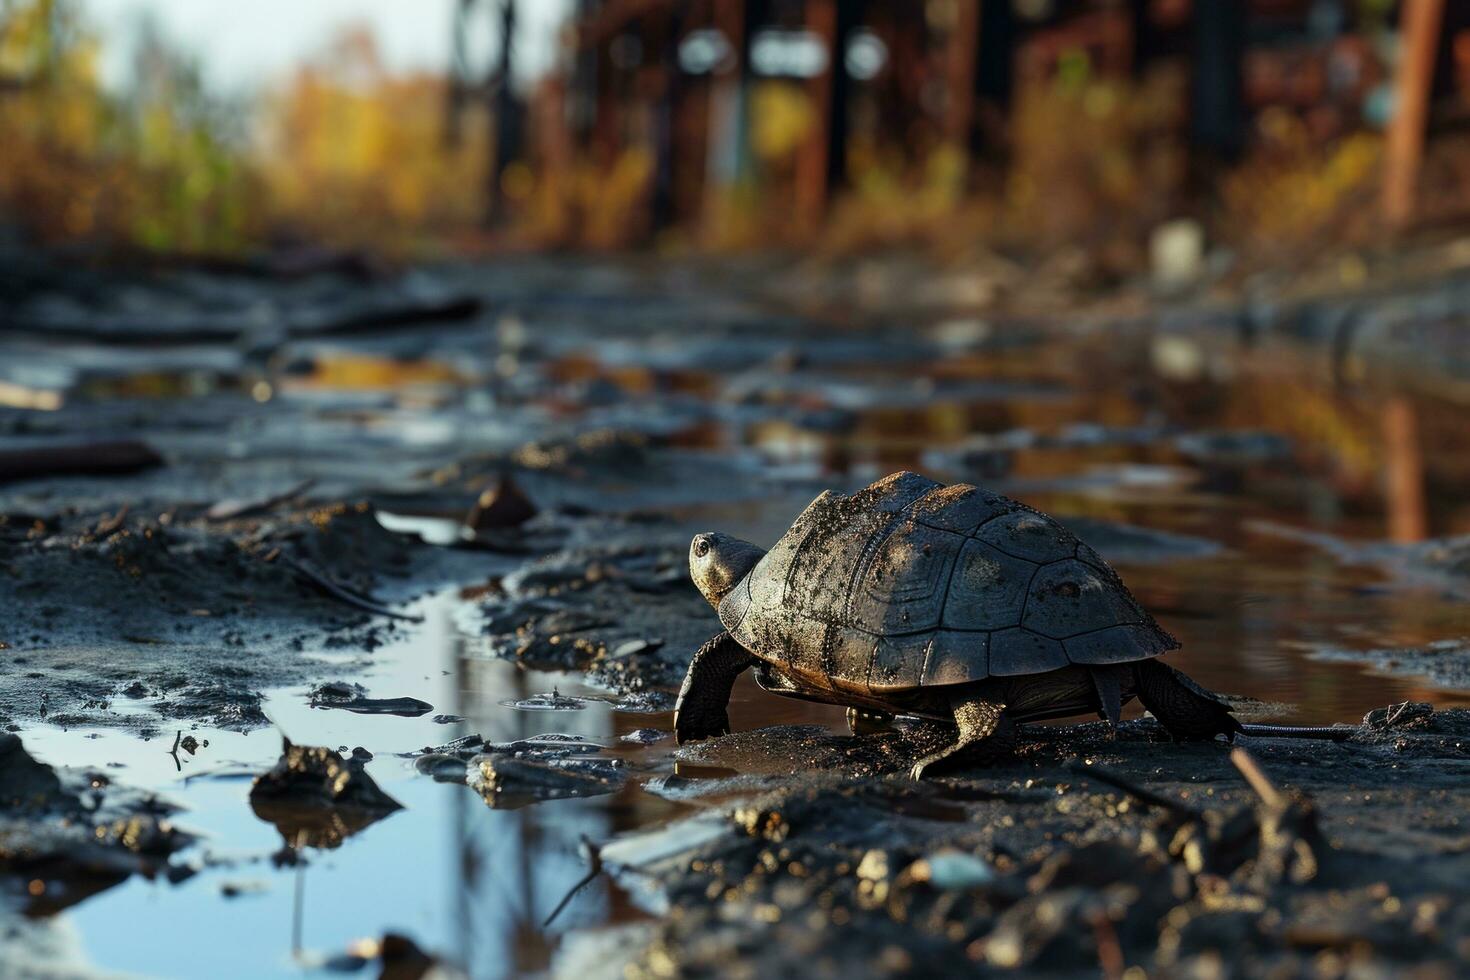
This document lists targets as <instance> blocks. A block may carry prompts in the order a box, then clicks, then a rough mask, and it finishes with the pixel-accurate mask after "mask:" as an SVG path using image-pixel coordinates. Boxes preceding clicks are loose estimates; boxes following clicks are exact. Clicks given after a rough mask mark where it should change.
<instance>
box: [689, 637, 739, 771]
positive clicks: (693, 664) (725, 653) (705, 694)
mask: <svg viewBox="0 0 1470 980" xmlns="http://www.w3.org/2000/svg"><path fill="white" fill-rule="evenodd" d="M754 662H755V658H754V657H752V656H751V655H750V651H748V650H746V649H745V648H744V647H743V646H741V645H740V644H739V643H738V642H736V640H735V639H734V637H732V636H731V635H730V634H729V633H721V634H719V635H718V636H715V637H713V638H711V639H710V640H709V642H707V643H705V645H704V646H702V647H700V648H699V649H698V650H697V651H695V654H694V658H693V659H692V660H690V661H689V673H687V674H685V675H684V686H683V687H681V688H680V689H679V700H678V701H677V702H676V703H675V704H674V741H676V742H678V743H679V744H680V745H683V744H684V743H685V742H697V741H699V740H700V739H705V738H714V737H715V736H717V735H728V734H730V717H729V715H728V714H726V713H725V708H726V706H727V705H729V703H730V690H731V688H733V687H734V686H735V678H737V677H739V676H740V674H741V673H742V672H743V671H744V670H745V669H746V668H747V667H749V666H750V665H751V664H752V663H754Z"/></svg>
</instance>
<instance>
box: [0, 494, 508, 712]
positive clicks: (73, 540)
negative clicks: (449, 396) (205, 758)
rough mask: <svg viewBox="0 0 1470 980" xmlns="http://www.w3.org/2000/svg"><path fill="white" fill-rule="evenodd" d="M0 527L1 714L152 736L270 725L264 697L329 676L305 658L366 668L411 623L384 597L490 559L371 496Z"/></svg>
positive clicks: (23, 520)
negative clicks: (401, 520)
mask: <svg viewBox="0 0 1470 980" xmlns="http://www.w3.org/2000/svg"><path fill="white" fill-rule="evenodd" d="M5 529H6V530H7V531H9V532H10V533H9V534H7V535H6V536H5V538H4V539H3V544H0V548H3V550H0V569H3V574H0V607H3V608H5V610H6V618H5V621H4V622H3V623H0V643H3V645H4V650H5V656H6V658H7V663H8V664H9V669H8V670H7V671H6V678H5V681H6V682H5V684H4V685H0V717H3V719H4V720H5V722H6V723H7V724H11V725H16V724H29V723H33V722H36V721H45V722H49V723H50V724H57V725H70V726H76V725H87V726H120V727H124V728H127V729H129V730H131V731H134V732H137V733H138V734H142V735H145V736H151V735H155V734H157V733H158V732H159V731H160V728H161V726H162V725H163V724H164V723H165V721H166V722H169V723H174V722H180V723H190V724H192V723H202V724H204V725H207V726H210V727H213V728H220V729H226V730H233V731H243V730H249V729H252V728H257V727H260V726H263V725H265V724H268V719H267V718H266V717H265V715H264V714H263V713H262V712H261V709H260V701H261V695H260V692H261V691H262V690H264V689H265V688H268V687H279V686H281V685H284V684H288V683H293V682H298V681H302V680H306V679H309V678H312V677H315V676H321V675H322V674H323V673H324V672H326V671H327V669H328V668H327V667H326V666H325V665H324V664H322V663H321V662H320V661H314V660H311V659H309V658H307V657H305V656H303V652H304V651H317V650H340V651H350V652H352V653H353V654H354V655H355V657H356V658H357V659H358V660H360V661H362V662H367V661H369V660H370V659H371V654H372V651H373V650H374V649H376V648H377V647H379V646H381V645H382V644H383V643H384V642H385V641H386V640H388V639H390V638H391V637H393V636H395V635H397V634H398V633H399V632H400V631H402V630H404V629H405V628H406V627H407V626H408V625H410V624H409V623H408V622H406V621H405V620H404V619H403V617H402V616H401V615H400V614H398V613H397V612H395V611H394V610H393V609H392V608H390V607H389V606H388V605H386V604H385V603H386V602H388V601H393V600H398V599H402V598H404V597H405V596H406V595H411V594H412V593H413V592H415V591H420V592H421V591H424V590H426V589H428V588H430V587H432V586H434V585H436V584H444V583H446V582H448V581H453V580H456V579H463V578H467V577H469V575H470V574H471V573H472V571H479V570H480V569H482V568H484V567H486V566H487V565H493V561H487V560H485V559H483V558H482V559H481V560H479V561H474V560H472V559H471V558H470V556H466V555H461V554H457V553H454V552H447V551H444V550H443V549H436V548H431V547H429V546H427V545H424V544H423V543H422V542H420V541H418V540H417V539H416V538H413V537H409V536H405V535H399V534H394V533H392V532H389V531H387V530H385V529H384V528H383V527H382V526H381V525H380V524H379V523H378V521H377V520H376V518H375V515H374V512H373V509H372V508H371V506H370V505H368V504H366V503H351V504H343V503H339V504H329V505H324V506H321V507H315V508H306V509H286V510H278V511H275V512H272V513H270V514H267V515H264V516H259V517H254V518H248V519H237V520H229V521H216V520H210V519H209V518H208V516H207V515H206V514H203V513H200V509H198V508H193V509H190V508H183V507H178V508H171V509H169V510H167V511H164V512H163V513H161V514H160V513H150V512H148V511H141V510H135V509H133V508H131V507H129V506H128V505H123V506H121V507H120V508H118V509H117V510H116V511H112V512H110V513H103V514H95V513H88V512H71V511H67V512H62V513H60V514H57V515H54V516H45V517H37V516H30V515H25V516H22V515H18V514H14V513H12V514H10V515H7V518H6V523H5ZM381 597H391V599H388V598H381ZM339 669H343V668H339Z"/></svg>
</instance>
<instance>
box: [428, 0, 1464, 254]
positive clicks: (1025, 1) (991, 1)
mask: <svg viewBox="0 0 1470 980" xmlns="http://www.w3.org/2000/svg"><path fill="white" fill-rule="evenodd" d="M458 4H459V6H458V11H459V17H458V18H457V20H456V33H457V35H462V33H463V31H464V30H466V29H467V28H468V25H470V24H471V22H472V20H473V18H474V17H475V16H476V15H477V14H478V13H483V12H484V11H487V10H493V12H494V13H495V15H496V16H499V17H500V18H501V19H502V23H501V25H500V36H502V37H507V36H510V34H511V33H512V31H513V24H514V16H515V0H458ZM1467 6H1470V5H1465V4H1445V3H1444V2H1443V0H1400V2H1398V3H1396V4H1395V3H1384V4H1378V5H1364V4H1357V3H1353V2H1351V0H923V2H915V3H908V4H889V3H879V2H876V0H576V2H575V4H574V6H573V13H572V21H571V24H570V25H569V29H568V30H567V31H566V32H565V39H564V44H565V47H566V50H565V51H564V69H563V73H562V74H561V76H560V77H558V78H556V79H554V80H552V81H550V82H548V83H545V84H547V85H550V86H553V87H555V97H554V98H553V97H548V98H537V99H535V100H533V101H534V103H535V111H533V113H532V115H533V117H534V118H533V119H532V120H531V121H530V124H529V125H530V128H532V129H535V130H539V131H540V135H539V136H537V137H536V139H535V140H534V142H535V144H536V149H535V150H533V151H527V150H526V149H525V140H523V139H522V138H521V130H522V128H523V127H522V126H521V124H520V118H521V115H522V110H521V109H520V107H519V105H518V103H517V101H516V99H515V98H514V96H513V94H512V92H511V89H510V87H509V86H508V85H507V84H505V82H504V80H505V79H507V78H508V77H509V73H510V68H511V58H512V46H511V45H502V47H501V53H500V58H499V61H498V63H497V66H496V67H495V68H494V70H493V71H491V72H490V73H489V77H488V79H487V80H484V81H477V80H476V79H474V78H469V77H465V66H464V62H463V59H462V58H457V59H456V66H457V67H456V78H457V79H459V83H458V84H456V85H455V92H456V95H455V96H454V99H455V100H457V101H455V102H454V103H453V105H452V112H451V115H454V113H457V112H461V111H462V109H463V106H464V105H465V104H467V102H469V101H470V100H471V99H472V98H473V97H474V95H475V94H477V95H478V96H479V97H480V98H481V100H482V102H488V104H489V105H490V111H491V118H492V119H493V120H495V122H494V125H495V132H496V134H497V139H496V141H495V142H496V146H497V150H496V154H495V157H496V161H495V163H494V164H493V167H494V170H493V172H492V174H491V175H490V177H489V178H488V179H489V180H490V182H491V188H492V192H495V191H496V190H497V188H498V181H499V177H500V175H501V174H502V173H503V168H504V166H505V164H506V161H507V160H509V159H510V158H511V157H512V156H514V155H516V154H519V153H522V152H535V153H541V154H545V153H546V152H547V148H548V147H550V148H551V152H552V153H554V154H555V155H557V156H560V157H565V156H566V154H568V153H576V154H579V155H580V156H581V157H582V158H584V159H588V160H591V161H592V162H593V163H594V164H603V165H607V164H608V163H609V162H610V161H612V160H613V159H614V158H616V157H617V155H618V154H619V153H620V152H622V151H624V150H626V149H627V148H629V147H639V148H641V149H642V150H643V151H644V152H647V153H648V154H650V155H651V157H652V159H653V161H654V164H653V167H652V177H651V180H650V187H649V191H648V195H649V200H648V212H649V215H650V223H651V227H652V228H655V229H656V228H659V227H663V226H667V225H669V224H671V223H674V222H688V223H692V224H695V225H698V224H699V223H700V222H701V221H702V220H708V212H709V210H710V209H709V207H708V204H709V201H710V200H711V198H712V195H715V194H718V193H719V192H721V191H723V190H728V189H729V188H732V187H737V186H739V185H740V184H741V183H742V182H745V181H749V180H751V179H752V177H753V176H756V175H757V171H758V170H759V169H760V164H759V162H758V161H757V159H756V154H755V153H754V149H755V146H754V142H753V137H754V136H755V135H756V134H757V133H758V132H759V131H760V130H761V129H762V128H763V127H764V126H765V124H766V123H768V122H769V121H770V120H769V118H767V117H768V116H769V111H768V110H769V107H768V106H767V107H765V108H763V107H762V105H759V104H757V98H756V95H757V90H758V88H760V87H763V86H767V85H768V84H771V83H775V84H778V85H779V86H781V87H784V88H785V89H786V90H787V91H788V92H790V93H791V94H792V95H793V96H795V97H796V98H797V99H798V100H799V103H800V105H801V106H803V107H804V109H803V111H804V113H805V115H806V120H805V125H804V127H803V129H802V133H801V136H800V139H799V140H797V141H796V145H795V146H793V147H792V148H791V152H790V153H789V160H788V161H787V162H786V164H785V165H783V166H781V167H778V168H775V172H767V173H763V174H760V175H759V176H760V177H761V178H762V180H761V183H762V187H763V190H769V189H770V188H772V187H779V188H781V191H780V192H781V193H784V194H785V195H786V196H787V198H788V199H789V205H790V207H789V214H790V220H791V223H792V225H793V227H794V228H796V229H804V228H811V227H813V226H815V225H816V224H817V223H818V222H820V220H821V219H822V217H823V214H824V212H825V210H826V208H827V205H828V203H829V202H830V200H831V199H832V197H833V195H834V194H835V193H837V192H838V191H840V190H841V189H842V188H843V187H844V185H845V184H846V183H847V182H848V180H849V179H850V177H851V163H852V152H853V148H854V146H856V145H858V144H860V143H861V144H866V145H868V146H888V147H899V148H900V149H901V150H902V151H903V152H907V153H910V154H915V155H918V154H922V153H924V152H926V151H928V150H930V149H932V148H934V147H937V146H945V147H948V148H950V149H952V150H955V151H958V152H959V153H961V154H964V155H965V156H966V158H967V159H969V160H970V161H973V162H982V161H1002V162H1003V160H1004V156H1005V152H1006V147H1007V143H1008V120H1009V113H1010V112H1011V110H1012V106H1013V102H1014V98H1015V93H1016V92H1017V90H1018V89H1019V88H1021V87H1023V86H1027V85H1036V84H1041V83H1045V82H1046V81H1047V80H1049V79H1053V78H1056V77H1058V76H1059V75H1063V74H1066V73H1068V72H1075V71H1076V70H1077V66H1078V65H1079V64H1080V65H1083V66H1085V70H1086V71H1087V72H1089V73H1091V75H1092V76H1093V77H1118V78H1126V77H1139V76H1141V75H1142V74H1143V73H1144V72H1145V71H1147V70H1148V69H1149V67H1150V66H1151V65H1153V64H1154V63H1156V62H1159V61H1164V60H1170V59H1172V60H1174V61H1176V62H1182V63H1185V64H1187V66H1188V70H1189V72H1190V75H1191V77H1192V79H1193V81H1192V85H1191V97H1190V100H1189V104H1188V106H1187V119H1188V122H1187V125H1186V130H1187V133H1186V137H1187V140H1188V144H1189V147H1190V150H1191V153H1192V155H1194V156H1196V157H1198V158H1199V159H1200V160H1201V161H1203V162H1204V163H1206V164H1207V165H1210V166H1218V165H1228V164H1229V163H1230V162H1231V161H1233V160H1234V159H1236V158H1237V157H1238V156H1239V155H1240V153H1241V152H1242V151H1243V150H1244V149H1246V148H1247V146H1248V144H1249V142H1250V131H1251V125H1252V120H1253V119H1254V118H1255V117H1256V116H1257V114H1259V113H1260V112H1261V111H1262V110H1263V109H1265V108H1267V107H1270V106H1284V107H1287V108H1291V109H1293V110H1295V111H1300V112H1302V113H1313V114H1314V117H1313V118H1314V125H1317V126H1319V127H1326V129H1325V130H1324V132H1328V133H1329V134H1330V132H1333V131H1336V132H1341V131H1343V130H1344V129H1345V128H1352V127H1362V126H1373V127H1380V126H1381V127H1383V128H1384V129H1385V130H1386V133H1387V140H1386V147H1387V149H1386V153H1387V160H1386V166H1385V168H1384V183H1383V213H1384V216H1385V218H1386V219H1387V220H1388V222H1389V223H1391V224H1393V225H1403V224H1406V223H1407V222H1408V221H1409V220H1410V218H1411V217H1412V213H1413V201H1414V187H1415V183H1416V180H1417V174H1418V170H1419V167H1420V162H1421V160H1422V156H1423V143H1424V138H1425V133H1426V131H1427V130H1428V129H1429V128H1430V127H1431V125H1432V120H1433V113H1432V111H1431V109H1432V107H1433V106H1434V105H1435V104H1436V100H1437V99H1438V100H1443V99H1445V98H1446V97H1447V96H1449V95H1452V94H1453V93H1454V92H1455V91H1458V92H1459V95H1460V98H1461V99H1462V101H1464V102H1465V103H1466V104H1470V94H1467V93H1470V10H1466V9H1462V8H1465V7H1467ZM1373 10H1376V11H1378V13H1379V16H1378V19H1377V20H1374V17H1373V15H1372V14H1371V11H1373ZM1395 34H1396V35H1397V43H1398V50H1399V51H1400V52H1401V54H1400V56H1399V57H1397V58H1396V59H1393V61H1394V63H1393V64H1387V63H1385V62H1386V59H1385V58H1384V57H1383V56H1382V54H1381V51H1382V49H1383V48H1384V47H1385V46H1384V45H1381V44H1376V43H1374V42H1373V40H1372V39H1374V38H1376V39H1380V40H1381V39H1382V38H1383V37H1385V36H1388V37H1392V36H1393V35H1395ZM457 43H458V42H457ZM456 51H459V52H462V51H463V47H462V45H459V46H457V47H456ZM1334 127H1335V128H1334ZM767 128H768V127H767ZM452 130H453V126H451V131H452ZM552 130H555V131H557V132H556V134H555V135H551V133H550V132H549V131H552ZM552 162H555V161H552ZM767 169H768V170H769V169H770V168H767ZM492 199H497V195H496V194H495V193H492ZM492 209H493V205H492Z"/></svg>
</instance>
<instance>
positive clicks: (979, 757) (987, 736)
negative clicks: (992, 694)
mask: <svg viewBox="0 0 1470 980" xmlns="http://www.w3.org/2000/svg"><path fill="white" fill-rule="evenodd" d="M950 707H951V709H952V710H953V711H954V722H955V726H956V727H957V728H959V738H958V739H956V740H955V741H954V742H953V743H952V744H950V745H948V746H946V747H944V748H942V749H939V750H938V751H936V752H931V753H929V754H928V755H926V756H924V757H923V758H921V759H919V761H917V762H915V763H914V768H913V770H912V775H913V777H914V778H915V779H923V778H924V777H925V776H933V775H936V774H938V773H940V772H943V771H945V770H949V769H954V768H956V767H958V766H961V765H965V764H970V765H985V764H987V763H990V762H995V761H997V760H999V759H1002V758H1004V757H1006V756H1008V755H1010V754H1011V753H1013V752H1015V750H1016V728H1015V725H1013V724H1012V723H1011V720H1010V718H1009V717H1007V716H1006V713H1005V712H1006V706H1005V705H1003V704H997V703H996V702H994V701H984V700H981V699H978V698H955V699H954V700H952V701H951V702H950Z"/></svg>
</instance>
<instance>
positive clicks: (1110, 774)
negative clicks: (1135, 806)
mask: <svg viewBox="0 0 1470 980" xmlns="http://www.w3.org/2000/svg"><path fill="white" fill-rule="evenodd" d="M1069 768H1070V769H1071V770H1072V772H1074V773H1076V774H1077V775H1079V776H1085V777H1089V778H1091V779H1095V780H1097V781H1098V782H1100V783H1107V784H1108V785H1109V786H1111V787H1113V788H1114V789H1120V790H1122V791H1123V792H1125V793H1127V794H1128V795H1129V796H1131V797H1133V798H1134V799H1136V800H1138V801H1139V802H1141V803H1146V804H1148V805H1149V806H1153V807H1158V808H1159V809H1161V810H1168V811H1169V812H1170V813H1176V814H1179V815H1180V816H1184V817H1191V818H1193V817H1198V816H1199V811H1198V810H1196V809H1194V808H1193V807H1190V806H1186V805H1185V804H1183V803H1180V802H1179V801H1178V800H1171V799H1169V797H1167V796H1162V795H1160V794H1158V793H1155V792H1154V791H1153V790H1151V789H1148V788H1146V787H1143V786H1140V785H1138V784H1137V783H1135V782H1133V781H1131V780H1129V779H1128V778H1126V777H1125V776H1123V775H1122V774H1121V773H1117V772H1114V771H1113V770H1111V769H1106V768H1104V767H1102V766H1097V765H1093V766H1085V765H1082V764H1080V763H1075V762H1074V763H1072V765H1071V766H1070V767H1069Z"/></svg>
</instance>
